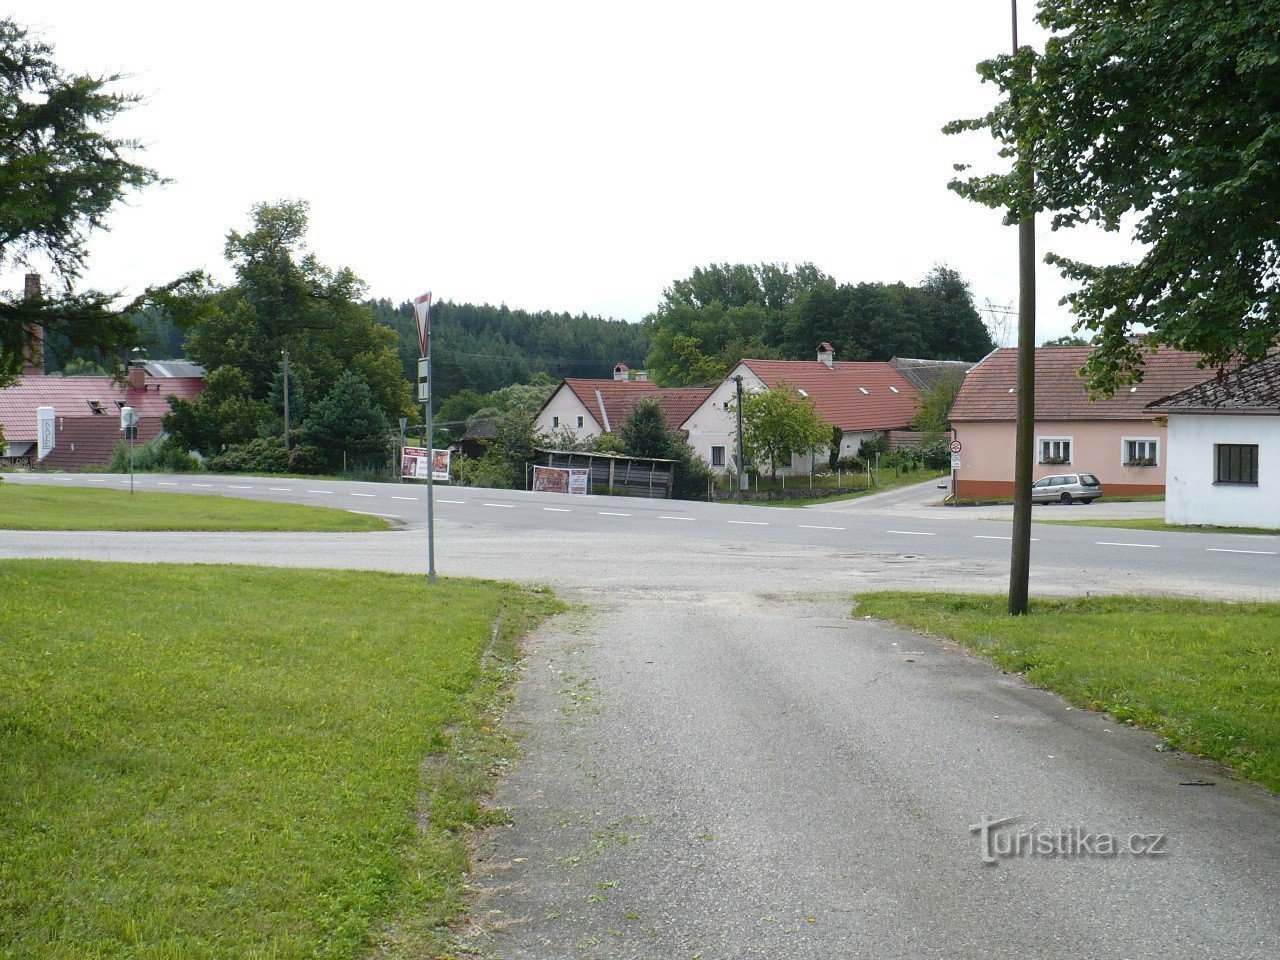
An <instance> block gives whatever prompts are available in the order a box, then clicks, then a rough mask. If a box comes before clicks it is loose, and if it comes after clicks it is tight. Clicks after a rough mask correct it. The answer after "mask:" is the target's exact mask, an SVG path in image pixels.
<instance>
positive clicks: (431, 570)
mask: <svg viewBox="0 0 1280 960" xmlns="http://www.w3.org/2000/svg"><path fill="white" fill-rule="evenodd" d="M413 316H414V319H415V320H417V322H418V399H419V400H420V401H422V416H423V425H424V427H425V430H424V432H425V434H426V436H425V437H424V438H423V439H424V443H423V446H425V447H426V448H427V450H429V451H430V450H432V449H434V448H435V433H434V431H433V430H432V425H431V291H429V290H428V291H427V292H426V293H424V294H423V295H422V296H420V297H414V298H413ZM433 473H435V471H434V470H430V469H429V470H427V582H428V583H435V582H436V515H435V490H434V487H433V478H432V474H433Z"/></svg>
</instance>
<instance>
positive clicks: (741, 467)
mask: <svg viewBox="0 0 1280 960" xmlns="http://www.w3.org/2000/svg"><path fill="white" fill-rule="evenodd" d="M733 379H734V381H735V382H736V383H737V385H738V502H739V503H742V502H743V500H744V499H745V498H746V493H745V492H744V491H745V490H746V483H745V482H744V481H745V480H746V477H747V461H746V455H745V454H744V453H743V450H742V374H738V375H737V376H736V377H734V378H733Z"/></svg>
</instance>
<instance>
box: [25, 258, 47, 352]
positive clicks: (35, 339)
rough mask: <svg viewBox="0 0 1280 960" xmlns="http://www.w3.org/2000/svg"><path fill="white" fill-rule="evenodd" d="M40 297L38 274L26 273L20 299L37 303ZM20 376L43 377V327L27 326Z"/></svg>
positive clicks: (36, 325)
mask: <svg viewBox="0 0 1280 960" xmlns="http://www.w3.org/2000/svg"><path fill="white" fill-rule="evenodd" d="M40 297H41V293H40V274H38V273H28V274H27V276H26V282H25V283H24V284H23V288H22V299H23V300H25V301H26V302H28V303H39V302H40ZM22 375H23V376H24V377H41V376H44V327H42V326H40V324H38V323H29V324H27V349H26V355H25V356H23V358H22Z"/></svg>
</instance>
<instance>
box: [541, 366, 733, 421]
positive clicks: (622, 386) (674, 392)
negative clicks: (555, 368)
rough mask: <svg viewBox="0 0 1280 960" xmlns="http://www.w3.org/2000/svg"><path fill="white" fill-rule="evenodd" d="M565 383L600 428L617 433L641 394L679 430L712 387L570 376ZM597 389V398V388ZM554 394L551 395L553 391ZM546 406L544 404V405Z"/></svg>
mask: <svg viewBox="0 0 1280 960" xmlns="http://www.w3.org/2000/svg"><path fill="white" fill-rule="evenodd" d="M564 385H565V386H566V387H568V388H569V389H570V390H572V391H573V393H574V396H576V397H577V398H578V399H579V400H580V401H582V405H583V406H584V407H586V408H587V410H588V411H590V413H591V416H593V417H594V418H595V419H596V422H597V423H599V424H600V426H601V428H603V429H607V430H608V431H609V432H611V433H616V432H617V431H618V430H620V429H621V428H622V425H623V424H624V423H626V422H627V417H629V416H631V408H632V407H634V406H635V405H636V401H637V400H639V399H640V398H641V397H653V398H654V399H655V400H657V401H658V405H659V406H661V407H662V412H663V414H664V415H665V416H666V420H667V428H668V429H670V430H679V429H680V425H681V424H683V423H684V422H685V421H686V420H688V419H689V417H690V416H691V415H692V414H693V411H694V410H696V409H698V407H700V406H701V405H702V401H704V400H706V399H707V397H709V396H711V391H712V389H713V388H712V387H659V386H658V385H657V384H656V383H653V382H652V381H649V380H583V379H577V378H569V379H566V380H565V381H564ZM597 390H599V391H600V397H599V399H597V398H596V391H597ZM553 396H554V394H553ZM601 400H603V401H604V409H605V412H606V413H607V414H608V425H607V427H606V424H605V419H606V418H605V416H604V415H602V414H601V412H600V401H601ZM544 406H545V404H544Z"/></svg>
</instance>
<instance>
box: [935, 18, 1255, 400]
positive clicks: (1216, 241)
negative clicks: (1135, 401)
mask: <svg viewBox="0 0 1280 960" xmlns="http://www.w3.org/2000/svg"><path fill="white" fill-rule="evenodd" d="M1036 19H1037V20H1038V21H1039V23H1040V24H1041V25H1042V26H1044V27H1045V28H1046V29H1047V30H1048V31H1050V37H1049V39H1048V41H1047V42H1046V44H1045V49H1044V52H1043V53H1042V54H1037V53H1035V52H1034V51H1032V50H1031V49H1030V48H1023V50H1021V51H1020V52H1019V53H1018V54H1017V55H1016V56H1012V55H1005V56H998V57H995V58H993V59H991V60H987V61H984V62H983V63H981V64H979V65H978V72H979V74H980V75H981V76H982V78H983V80H984V81H988V82H991V83H993V84H995V85H996V86H997V88H998V89H999V90H1000V92H1001V94H1002V98H1001V100H1000V102H999V104H998V105H997V106H996V107H995V108H994V109H993V110H992V111H991V112H990V113H988V114H986V115H985V116H982V117H978V118H975V119H970V120H961V121H956V122H954V123H952V124H950V125H948V127H947V128H946V130H947V132H951V133H955V132H959V131H964V130H986V131H988V132H990V133H991V134H992V135H993V136H994V137H995V138H996V140H997V141H998V142H999V144H1000V147H1001V149H1000V153H1001V155H1002V156H1004V157H1011V156H1013V154H1014V151H1015V147H1016V146H1017V145H1018V144H1019V142H1020V141H1021V142H1023V143H1024V144H1025V145H1026V149H1027V151H1028V155H1027V160H1028V161H1029V162H1030V164H1031V165H1032V167H1033V168H1034V170H1035V176H1036V185H1035V190H1034V192H1033V193H1032V194H1031V195H1030V196H1028V195H1026V193H1025V191H1024V190H1023V189H1021V187H1020V185H1019V183H1018V182H1017V180H1016V178H1015V176H1014V173H1013V172H1012V171H1005V172H996V173H988V174H983V175H970V176H965V177H961V178H957V179H956V180H954V181H953V182H952V184H951V186H952V189H954V190H956V191H957V192H958V193H960V194H961V195H962V196H965V197H968V198H970V199H972V200H975V201H977V202H979V203H984V204H987V205H988V206H993V207H1003V208H1006V209H1007V210H1008V211H1009V212H1008V216H1007V220H1008V222H1016V221H1017V220H1018V219H1020V218H1022V217H1025V216H1026V215H1027V214H1031V213H1038V212H1041V211H1048V212H1050V213H1052V226H1053V227H1054V229H1060V228H1065V227H1073V226H1076V225H1077V224H1098V225H1101V226H1102V227H1104V228H1105V229H1107V230H1111V231H1118V230H1120V229H1122V228H1124V227H1125V226H1126V225H1127V224H1129V223H1130V222H1132V223H1133V224H1134V226H1133V237H1134V239H1135V240H1137V241H1138V242H1139V243H1140V244H1141V245H1142V247H1143V251H1144V252H1143V255H1142V258H1141V259H1140V260H1138V261H1136V262H1133V263H1119V264H1090V263H1085V262H1083V261H1079V260H1074V259H1070V258H1066V257H1063V256H1059V255H1054V254H1050V255H1049V256H1048V257H1047V258H1046V259H1047V260H1048V262H1050V263H1051V264H1054V265H1056V266H1057V267H1058V268H1059V270H1061V272H1062V274H1063V275H1064V276H1065V277H1067V278H1068V279H1069V280H1072V281H1075V283H1076V284H1077V287H1076V289H1075V291H1074V292H1072V293H1071V294H1069V295H1068V296H1067V298H1066V301H1067V302H1068V303H1069V304H1070V306H1071V308H1072V310H1073V311H1074V312H1075V314H1076V316H1077V317H1078V318H1079V324H1078V326H1079V328H1081V329H1085V330H1089V331H1093V332H1095V333H1096V335H1097V342H1098V349H1096V350H1095V351H1094V352H1093V353H1092V354H1091V356H1090V358H1089V361H1088V364H1087V366H1086V372H1087V374H1088V377H1089V379H1090V382H1091V383H1092V385H1093V386H1094V387H1095V388H1097V389H1099V390H1102V391H1104V392H1105V391H1110V390H1114V389H1115V388H1117V387H1118V386H1120V385H1121V384H1124V383H1128V382H1131V381H1132V380H1134V379H1137V378H1139V377H1140V376H1141V371H1142V347H1141V345H1140V344H1139V343H1136V342H1134V340H1133V339H1131V338H1130V336H1129V335H1130V333H1131V332H1132V331H1134V330H1137V329H1142V328H1144V327H1145V328H1149V330H1150V335H1149V338H1148V339H1149V341H1150V342H1152V343H1154V344H1165V345H1169V346H1173V347H1179V348H1182V349H1186V350H1194V351H1199V352H1202V353H1204V354H1206V356H1207V357H1208V359H1209V361H1210V362H1212V363H1226V362H1228V361H1231V360H1233V359H1250V358H1257V357H1261V356H1263V355H1264V354H1265V353H1266V352H1267V351H1268V350H1269V349H1270V348H1271V347H1272V346H1273V345H1275V343H1276V342H1277V339H1278V338H1280V233H1277V227H1276V225H1277V223H1280V30H1277V28H1276V25H1277V24H1280V0H1251V2H1248V3H1216V4H1207V3H1202V2H1197V0H1128V2H1125V3H1115V2H1112V0H1041V2H1040V4H1039V12H1038V14H1037V18H1036ZM1014 101H1016V103H1017V109H1016V110H1015V109H1014V107H1013V102H1014Z"/></svg>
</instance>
